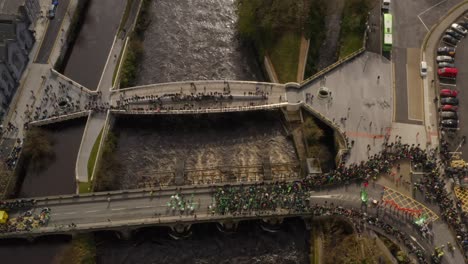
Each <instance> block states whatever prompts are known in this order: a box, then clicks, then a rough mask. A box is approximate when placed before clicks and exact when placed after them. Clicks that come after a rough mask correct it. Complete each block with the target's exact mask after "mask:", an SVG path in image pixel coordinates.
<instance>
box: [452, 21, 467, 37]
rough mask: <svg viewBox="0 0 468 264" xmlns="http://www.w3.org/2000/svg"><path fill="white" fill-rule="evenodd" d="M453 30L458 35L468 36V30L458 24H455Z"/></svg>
mask: <svg viewBox="0 0 468 264" xmlns="http://www.w3.org/2000/svg"><path fill="white" fill-rule="evenodd" d="M451 28H452V29H453V30H455V31H457V32H458V33H460V34H462V35H463V36H466V34H468V30H466V29H465V28H464V27H462V26H460V25H458V24H457V23H453V24H452V26H451Z"/></svg>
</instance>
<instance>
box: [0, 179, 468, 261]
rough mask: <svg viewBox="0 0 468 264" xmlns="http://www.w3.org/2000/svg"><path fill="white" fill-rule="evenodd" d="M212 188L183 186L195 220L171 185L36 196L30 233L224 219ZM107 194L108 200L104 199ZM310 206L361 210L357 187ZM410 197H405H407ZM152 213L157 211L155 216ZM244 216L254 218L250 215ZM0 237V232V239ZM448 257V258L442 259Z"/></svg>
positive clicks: (375, 192) (407, 223) (372, 193)
mask: <svg viewBox="0 0 468 264" xmlns="http://www.w3.org/2000/svg"><path fill="white" fill-rule="evenodd" d="M211 190H212V188H211V187H198V188H193V187H189V188H187V189H185V188H184V189H182V190H181V193H183V194H184V195H185V196H186V197H187V198H189V197H191V195H192V194H194V195H195V196H194V202H195V203H196V210H195V214H196V215H197V216H196V218H195V217H194V216H192V215H183V216H180V215H179V214H174V213H172V212H171V211H169V210H168V208H167V205H166V204H167V202H168V201H169V200H170V197H171V196H172V195H174V194H175V193H176V191H175V190H174V189H164V190H161V191H155V193H154V194H151V193H150V192H148V191H138V190H135V191H131V192H128V193H121V192H113V193H111V194H109V195H108V194H106V193H100V194H95V195H86V196H81V197H78V196H77V197H69V198H63V199H59V198H49V200H47V201H46V200H44V199H40V200H39V199H38V204H37V209H35V210H36V211H39V210H40V208H42V207H45V206H47V207H49V208H51V220H50V222H49V224H48V226H47V227H43V228H40V229H39V230H37V231H35V232H46V233H49V232H60V231H61V230H62V231H64V232H66V231H73V230H74V228H70V227H68V225H69V224H71V223H75V224H76V225H77V227H76V230H93V229H95V228H101V229H106V228H107V229H119V227H120V228H121V227H122V226H125V227H126V228H130V229H131V228H132V226H133V227H140V226H145V225H158V224H159V223H161V224H162V225H164V223H167V224H173V223H176V222H179V221H181V222H189V223H190V222H197V221H199V220H200V221H212V220H217V219H225V218H227V219H229V218H231V216H227V215H226V216H223V215H214V216H212V215H211V214H209V212H208V211H207V207H208V206H209V205H211V204H212V201H213V200H212V191H211ZM382 191H383V188H382V187H381V186H380V185H376V186H370V187H369V188H368V194H369V200H373V199H376V200H380V199H381V197H382V194H381V193H382ZM108 197H110V201H108V200H107V199H108ZM310 199H311V204H316V203H317V204H324V203H325V201H327V202H328V203H329V204H330V203H332V202H333V203H334V204H335V205H336V206H338V205H340V206H343V207H345V208H360V207H361V200H360V186H358V185H350V186H348V187H341V188H336V189H331V190H322V191H317V192H311V193H310ZM408 199H409V198H408ZM367 212H368V213H369V214H372V215H374V214H376V213H377V211H376V210H375V209H374V208H370V207H369V208H368V209H367ZM276 213H278V214H285V215H287V214H289V213H288V212H287V211H277V212H276ZM155 214H158V215H157V216H156V215H155ZM17 215H18V213H12V214H11V216H13V217H14V216H17ZM379 215H380V217H382V219H384V220H385V221H387V222H389V223H391V224H392V225H393V226H396V227H397V228H399V229H400V230H403V231H405V232H406V233H407V234H409V235H411V236H412V237H414V238H415V239H417V240H418V243H419V244H421V245H422V246H423V247H424V248H426V250H427V252H430V251H431V246H430V243H429V241H427V240H424V239H423V238H421V237H420V236H419V234H418V232H417V230H415V229H414V228H413V227H412V226H411V219H409V218H405V217H403V216H401V217H399V216H396V215H394V214H393V213H391V212H390V210H385V213H384V211H383V210H381V211H380V212H379ZM248 217H252V218H258V217H255V215H251V216H248ZM443 225H444V224H443V223H440V221H437V222H436V223H435V229H436V231H437V233H436V234H435V239H436V240H437V241H439V240H440V241H442V240H443V241H444V242H443V243H446V242H447V241H451V242H453V237H452V236H451V235H450V233H448V232H446V231H445V230H446V229H444V226H443ZM2 236H4V235H0V237H2ZM453 257H454V258H455V259H454V261H455V262H453V261H450V262H449V263H462V262H457V261H459V260H461V255H460V254H459V252H456V254H454V256H453ZM449 258H451V257H450V256H448V257H447V258H446V259H449Z"/></svg>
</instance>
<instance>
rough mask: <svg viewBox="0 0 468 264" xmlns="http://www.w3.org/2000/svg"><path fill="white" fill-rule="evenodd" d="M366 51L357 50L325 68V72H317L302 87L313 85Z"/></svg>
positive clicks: (302, 83)
mask: <svg viewBox="0 0 468 264" xmlns="http://www.w3.org/2000/svg"><path fill="white" fill-rule="evenodd" d="M364 51H366V48H365V47H362V48H360V49H358V50H356V51H355V52H353V53H351V54H349V55H347V56H345V57H344V58H342V59H341V60H338V61H337V62H335V63H333V64H332V65H330V66H328V67H326V68H324V69H323V70H321V71H319V72H317V73H316V74H314V75H312V76H311V77H309V78H307V79H305V80H304V81H302V82H301V86H304V85H307V84H309V83H311V82H312V81H314V80H315V79H317V78H319V77H320V76H322V75H324V74H325V73H327V72H330V71H331V70H333V69H335V68H336V67H338V66H340V65H341V64H343V63H345V62H347V61H349V60H351V59H353V58H355V57H357V56H359V55H361V54H362V53H364Z"/></svg>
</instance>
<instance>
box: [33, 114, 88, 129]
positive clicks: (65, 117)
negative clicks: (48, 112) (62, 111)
mask: <svg viewBox="0 0 468 264" xmlns="http://www.w3.org/2000/svg"><path fill="white" fill-rule="evenodd" d="M90 113H91V111H90V110H85V111H80V112H76V113H72V114H67V115H61V116H54V117H50V118H46V119H42V120H37V121H32V122H31V123H29V125H32V126H45V125H49V124H53V123H58V122H63V121H67V120H72V119H76V118H80V117H84V116H88V115H89V114H90Z"/></svg>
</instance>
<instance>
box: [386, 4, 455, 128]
mask: <svg viewBox="0 0 468 264" xmlns="http://www.w3.org/2000/svg"><path fill="white" fill-rule="evenodd" d="M460 2H462V0H437V1H436V0H419V1H407V0H396V1H392V6H391V8H390V12H391V13H392V15H393V25H394V38H393V41H394V43H393V50H392V62H393V64H394V67H393V69H394V72H393V74H394V82H395V84H394V85H395V87H394V89H395V114H394V121H396V122H402V123H410V124H422V123H423V122H422V121H423V119H424V109H423V107H422V106H423V102H424V101H423V96H422V95H423V88H422V83H421V82H420V78H419V61H420V60H421V59H420V48H421V44H422V41H423V39H424V36H425V35H426V34H427V32H428V31H429V29H430V28H431V27H432V26H433V25H434V24H436V23H437V22H438V21H439V19H440V18H441V17H442V16H443V15H444V14H446V13H447V11H448V10H450V9H451V8H452V7H454V6H455V5H456V4H458V3H460Z"/></svg>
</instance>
